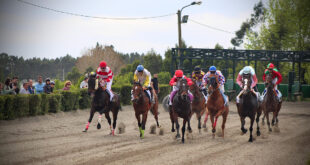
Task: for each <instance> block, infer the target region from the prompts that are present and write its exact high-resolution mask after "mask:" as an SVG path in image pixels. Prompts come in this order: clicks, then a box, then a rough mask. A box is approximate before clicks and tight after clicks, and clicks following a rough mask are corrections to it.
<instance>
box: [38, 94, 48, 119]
mask: <svg viewBox="0 0 310 165" xmlns="http://www.w3.org/2000/svg"><path fill="white" fill-rule="evenodd" d="M48 106H49V101H48V98H47V94H45V93H42V94H41V111H40V113H39V114H40V115H44V114H46V113H47V112H48V108H49V107H48Z"/></svg>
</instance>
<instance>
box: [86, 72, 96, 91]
mask: <svg viewBox="0 0 310 165" xmlns="http://www.w3.org/2000/svg"><path fill="white" fill-rule="evenodd" d="M97 88H98V80H97V79H96V76H95V75H90V76H89V79H88V93H89V94H91V93H94V92H95V91H96V90H97Z"/></svg>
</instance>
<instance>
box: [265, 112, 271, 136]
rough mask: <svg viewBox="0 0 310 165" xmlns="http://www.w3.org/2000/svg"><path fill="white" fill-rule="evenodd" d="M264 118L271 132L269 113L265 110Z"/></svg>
mask: <svg viewBox="0 0 310 165" xmlns="http://www.w3.org/2000/svg"><path fill="white" fill-rule="evenodd" d="M266 118H267V125H268V130H269V132H271V131H272V129H271V128H270V122H269V113H268V112H266Z"/></svg>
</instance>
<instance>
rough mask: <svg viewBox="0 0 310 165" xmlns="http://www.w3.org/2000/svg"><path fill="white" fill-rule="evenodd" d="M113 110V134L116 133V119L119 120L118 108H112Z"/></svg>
mask: <svg viewBox="0 0 310 165" xmlns="http://www.w3.org/2000/svg"><path fill="white" fill-rule="evenodd" d="M112 112H113V129H112V135H113V136H114V135H115V127H116V121H117V114H118V109H116V108H115V109H112Z"/></svg>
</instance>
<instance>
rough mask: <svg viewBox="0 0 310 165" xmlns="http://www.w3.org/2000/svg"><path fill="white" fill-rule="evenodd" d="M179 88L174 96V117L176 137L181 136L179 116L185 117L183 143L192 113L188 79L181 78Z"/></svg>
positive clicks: (178, 83)
mask: <svg viewBox="0 0 310 165" xmlns="http://www.w3.org/2000/svg"><path fill="white" fill-rule="evenodd" d="M177 88H178V89H179V90H178V92H177V94H176V95H175V96H174V98H173V102H172V113H171V115H172V118H173V122H174V123H175V124H176V129H177V135H176V138H180V133H179V128H180V125H179V122H178V117H181V118H183V127H182V143H184V133H185V127H186V122H189V123H188V127H189V129H190V115H191V101H190V97H189V94H188V89H189V86H188V84H187V80H186V79H180V80H178V82H177Z"/></svg>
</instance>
